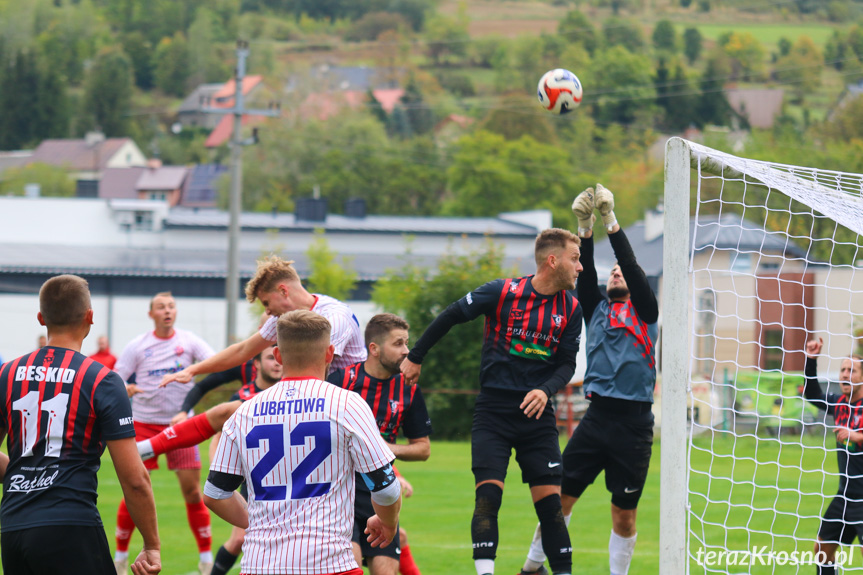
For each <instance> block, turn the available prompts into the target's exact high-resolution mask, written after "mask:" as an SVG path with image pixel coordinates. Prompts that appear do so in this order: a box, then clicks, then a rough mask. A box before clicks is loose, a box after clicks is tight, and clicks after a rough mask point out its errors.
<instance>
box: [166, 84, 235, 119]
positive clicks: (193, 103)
mask: <svg viewBox="0 0 863 575" xmlns="http://www.w3.org/2000/svg"><path fill="white" fill-rule="evenodd" d="M222 86H224V84H223V83H221V82H220V83H218V84H201V85H200V86H198V87H197V88H195V89H194V90H192V93H191V94H189V95H188V96H186V99H185V100H183V103H182V104H180V107H179V108H178V109H177V112H178V113H182V112H198V111H200V110H201V108H203V107H205V106H209V105H211V99H212V97H213V94H215V93H216V92H218V91H219V89H221V87H222Z"/></svg>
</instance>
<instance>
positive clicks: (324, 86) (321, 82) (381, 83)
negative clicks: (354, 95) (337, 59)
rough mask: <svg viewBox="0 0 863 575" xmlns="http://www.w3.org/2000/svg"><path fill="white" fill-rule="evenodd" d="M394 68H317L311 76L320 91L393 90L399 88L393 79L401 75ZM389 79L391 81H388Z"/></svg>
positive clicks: (324, 66)
mask: <svg viewBox="0 0 863 575" xmlns="http://www.w3.org/2000/svg"><path fill="white" fill-rule="evenodd" d="M399 72H400V70H398V69H394V68H386V67H383V68H377V67H376V68H369V67H367V66H329V65H326V64H325V65H323V66H317V67H315V68H312V69H311V71H310V76H311V79H312V82H313V83H314V85H315V86H318V90H322V91H326V90H358V91H361V92H365V91H366V90H368V89H369V88H372V89H374V88H392V87H394V86H397V85H398V84H396V83H395V82H394V81H393V80H392V79H391V78H392V77H393V76H394V75H399ZM388 78H389V79H388Z"/></svg>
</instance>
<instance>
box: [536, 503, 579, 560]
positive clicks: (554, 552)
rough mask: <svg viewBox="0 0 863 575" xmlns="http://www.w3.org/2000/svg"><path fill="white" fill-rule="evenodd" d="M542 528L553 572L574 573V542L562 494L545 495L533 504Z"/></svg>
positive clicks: (543, 546)
mask: <svg viewBox="0 0 863 575" xmlns="http://www.w3.org/2000/svg"><path fill="white" fill-rule="evenodd" d="M533 506H534V508H536V516H537V517H538V518H539V524H540V527H541V528H542V550H543V551H545V554H546V556H547V557H548V564H549V565H550V566H551V572H552V573H572V543H570V540H569V529H567V527H566V521H564V519H563V508H562V507H561V505H560V495H557V494H554V495H549V496H548V497H543V498H542V499H540V500H539V501H537V502H536V503H534V504H533Z"/></svg>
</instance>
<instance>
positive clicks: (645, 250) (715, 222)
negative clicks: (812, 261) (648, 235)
mask: <svg viewBox="0 0 863 575" xmlns="http://www.w3.org/2000/svg"><path fill="white" fill-rule="evenodd" d="M624 231H625V232H626V237H627V238H628V239H629V241H630V243H632V245H633V250H634V251H635V255H636V257H637V258H638V263H639V265H640V266H641V268H642V269H643V270H644V273H645V275H647V276H648V277H659V276H661V275H662V234H659V235H658V236H657V237H655V238H653V239H652V240H650V241H644V237H645V236H644V221H639V222H636V223H634V224H633V225H631V226H629V227H628V228H626V229H625V230H624ZM689 238H690V242H693V243H694V247H695V251H696V252H698V251H701V250H707V249H725V250H735V251H738V252H773V253H777V254H784V255H785V256H786V257H796V258H806V252H805V251H803V250H802V249H800V247H798V246H797V245H796V244H794V243H792V242H791V241H790V240H788V239H787V236H786V234H784V233H783V232H769V231H766V230H765V229H764V228H763V227H761V226H759V225H757V224H755V223H753V222H751V221H749V220H747V219H741V217H740V216H739V215H737V214H724V215H722V216H716V215H702V216H699V217H698V221H697V226H696V219H695V218H694V217H693V218H691V219H690V222H689ZM594 258H595V259H596V261H597V264H599V265H602V266H604V267H605V266H607V267H608V268H609V269H610V268H611V267H612V266H613V264H614V261H615V257H614V251H613V250H612V249H611V243H610V242H609V241H608V238H605V239H603V240H602V241H600V242H598V243H597V244H596V247H595V255H594Z"/></svg>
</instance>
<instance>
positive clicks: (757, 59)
mask: <svg viewBox="0 0 863 575" xmlns="http://www.w3.org/2000/svg"><path fill="white" fill-rule="evenodd" d="M718 44H719V46H720V48H721V50H722V51H723V52H724V53H725V54H726V55H727V56H728V57H729V58H730V59H731V79H733V80H749V81H754V80H760V79H763V78H764V77H765V66H764V57H765V50H764V46H763V45H762V44H761V42H760V41H759V40H758V39H757V38H756V37H755V36H753V35H752V34H750V33H749V32H729V33H727V34H723V35H722V36H721V37H720V38H719V40H718Z"/></svg>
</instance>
